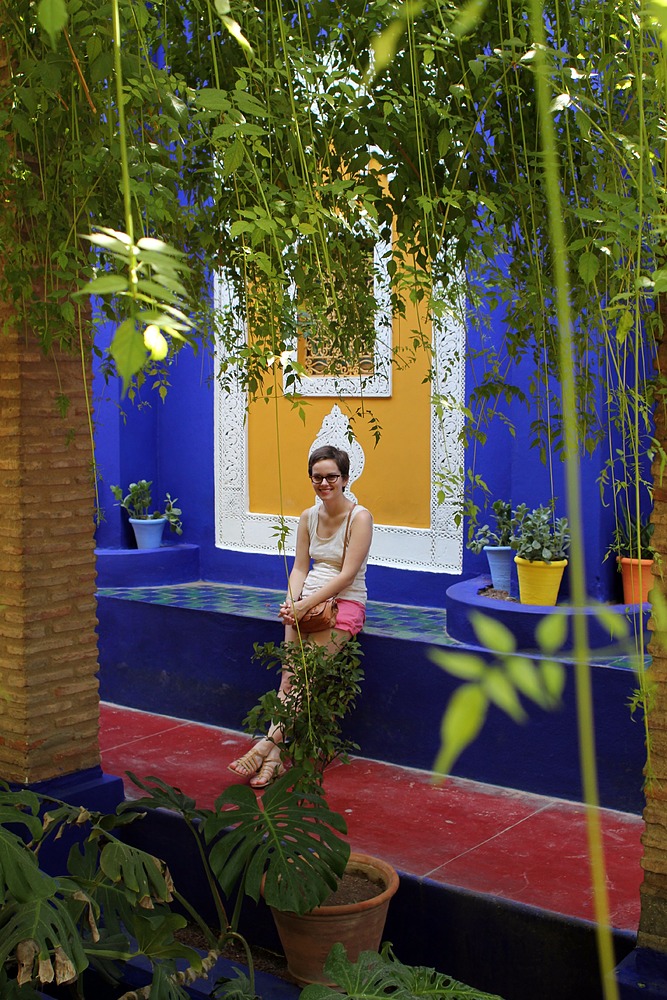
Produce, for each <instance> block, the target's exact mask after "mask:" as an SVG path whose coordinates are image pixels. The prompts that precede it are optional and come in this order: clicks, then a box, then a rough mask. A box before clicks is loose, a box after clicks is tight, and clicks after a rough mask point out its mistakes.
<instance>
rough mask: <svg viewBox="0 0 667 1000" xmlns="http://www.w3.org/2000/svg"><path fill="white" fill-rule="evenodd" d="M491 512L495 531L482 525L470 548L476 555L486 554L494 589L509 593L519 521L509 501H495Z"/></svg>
mask: <svg viewBox="0 0 667 1000" xmlns="http://www.w3.org/2000/svg"><path fill="white" fill-rule="evenodd" d="M491 510H492V511H493V517H494V520H495V530H493V529H492V528H491V526H490V525H488V524H482V525H481V526H480V527H479V528H477V530H476V531H475V534H474V535H473V537H472V539H471V540H470V542H469V543H468V548H469V549H470V550H471V551H472V552H474V553H476V555H479V554H480V553H481V552H486V558H487V561H488V563H489V572H490V573H491V583H492V585H493V587H494V588H495V589H496V590H505V591H507V592H508V593H509V590H510V579H511V567H512V540H513V539H514V536H515V533H516V530H517V528H518V526H519V520H518V518H517V516H516V512H515V511H513V510H512V504H511V503H510V501H509V500H496V501H494V503H493V504H492V505H491Z"/></svg>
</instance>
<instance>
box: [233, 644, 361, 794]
mask: <svg viewBox="0 0 667 1000" xmlns="http://www.w3.org/2000/svg"><path fill="white" fill-rule="evenodd" d="M308 638H309V639H310V640H311V641H312V642H314V643H315V645H317V646H326V647H327V649H328V650H329V651H330V653H331V654H332V656H333V655H334V654H335V653H337V652H339V650H341V649H342V648H343V646H344V645H345V643H346V642H348V641H349V640H350V639H351V638H352V636H351V634H350V633H349V632H343V631H342V630H340V629H333V630H332V629H327V630H326V631H324V632H310V633H309V635H308ZM285 642H286V643H291V644H293V645H295V646H296V644H297V642H298V635H297V631H296V629H295V628H293V626H291V625H286V626H285ZM297 655H298V653H297ZM291 679H292V672H291V671H290V670H289V669H287V668H286V669H284V670H283V672H282V674H281V677H280V686H279V688H278V697H279V698H280V699H281V700H283V699H284V697H285V696H286V695H287V694H289V691H290V684H291ZM282 741H283V731H282V728H281V727H280V726H278V725H275V726H272V727H271V729H270V730H269V732H268V733H267V735H266V736H265V737H264V738H263V739H261V740H259V742H258V743H256V744H255V747H254V749H255V750H256V751H257V752H258V753H260V754H261V755H262V756H263V758H264V760H265V761H271V762H273V761H275V762H276V764H280V744H281V743H282ZM260 770H261V769H260ZM250 784H251V785H252V786H253V788H263V787H264V786H265V785H266V784H268V782H266V781H264V775H262V776H260V775H258V776H256V777H252V778H251V779H250Z"/></svg>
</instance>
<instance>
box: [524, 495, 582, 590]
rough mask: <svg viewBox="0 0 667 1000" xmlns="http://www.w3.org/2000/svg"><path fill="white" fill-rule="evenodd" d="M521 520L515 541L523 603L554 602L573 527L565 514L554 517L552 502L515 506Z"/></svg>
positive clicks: (565, 563) (564, 565)
mask: <svg viewBox="0 0 667 1000" xmlns="http://www.w3.org/2000/svg"><path fill="white" fill-rule="evenodd" d="M516 515H517V519H518V522H519V526H518V532H517V536H516V538H515V540H514V542H513V547H514V548H515V549H516V556H515V557H514V562H515V563H516V566H517V572H518V575H519V600H520V601H521V603H522V604H533V605H543V606H544V605H554V604H555V603H556V601H557V599H558V591H559V589H560V584H561V580H562V578H563V572H564V570H565V567H566V566H567V550H568V549H569V547H570V530H569V526H568V520H567V518H566V517H555V515H554V510H553V504H548V505H543V506H540V507H535V508H534V509H533V510H528V507H527V506H526V504H521V505H520V506H519V507H517V509H516Z"/></svg>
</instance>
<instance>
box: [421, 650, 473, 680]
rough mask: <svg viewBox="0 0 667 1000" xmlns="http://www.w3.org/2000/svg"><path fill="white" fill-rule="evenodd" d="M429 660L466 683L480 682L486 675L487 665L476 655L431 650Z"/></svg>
mask: <svg viewBox="0 0 667 1000" xmlns="http://www.w3.org/2000/svg"><path fill="white" fill-rule="evenodd" d="M428 655H429V658H430V659H431V660H433V662H434V663H437V664H438V666H439V667H442V669H443V670H446V671H447V673H448V674H452V676H453V677H460V678H461V679H462V680H465V681H472V680H478V679H479V678H480V677H482V676H483V675H484V671H485V670H486V663H485V662H484V660H483V659H482V658H481V656H475V654H474V653H458V652H456V651H454V650H445V649H429V651H428Z"/></svg>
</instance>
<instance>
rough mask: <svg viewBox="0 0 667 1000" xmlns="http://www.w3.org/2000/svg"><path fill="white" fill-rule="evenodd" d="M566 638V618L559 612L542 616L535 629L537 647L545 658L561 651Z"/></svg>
mask: <svg viewBox="0 0 667 1000" xmlns="http://www.w3.org/2000/svg"><path fill="white" fill-rule="evenodd" d="M566 637H567V617H566V616H565V615H564V614H561V613H560V612H554V613H553V614H547V615H544V617H543V618H542V620H541V621H540V622H539V623H538V625H537V628H536V629H535V638H536V640H537V645H538V646H539V648H540V649H541V651H542V652H543V653H545V654H546V655H547V656H551V655H553V653H555V652H556V651H557V650H559V649H562V646H563V643H564V642H565V639H566Z"/></svg>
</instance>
